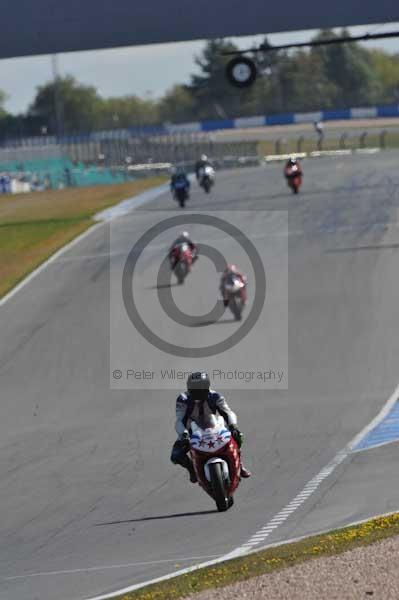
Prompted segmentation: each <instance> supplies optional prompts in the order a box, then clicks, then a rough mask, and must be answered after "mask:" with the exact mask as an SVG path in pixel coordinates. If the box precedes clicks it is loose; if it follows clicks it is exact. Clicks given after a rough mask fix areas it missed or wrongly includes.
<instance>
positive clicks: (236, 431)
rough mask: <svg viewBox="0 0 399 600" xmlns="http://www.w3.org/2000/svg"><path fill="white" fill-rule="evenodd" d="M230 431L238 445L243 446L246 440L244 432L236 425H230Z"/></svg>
mask: <svg viewBox="0 0 399 600" xmlns="http://www.w3.org/2000/svg"><path fill="white" fill-rule="evenodd" d="M230 431H231V435H232V436H233V439H234V440H235V441H236V442H237V446H238V447H239V448H241V446H242V444H243V442H244V434H243V433H241V431H240V430H239V429H238V428H237V427H236V426H235V425H231V426H230Z"/></svg>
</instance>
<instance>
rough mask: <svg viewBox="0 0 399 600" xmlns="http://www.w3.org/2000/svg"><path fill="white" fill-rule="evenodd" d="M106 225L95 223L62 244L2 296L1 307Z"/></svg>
mask: <svg viewBox="0 0 399 600" xmlns="http://www.w3.org/2000/svg"><path fill="white" fill-rule="evenodd" d="M104 225H105V222H104V223H93V225H92V226H91V227H89V229H87V230H86V231H84V232H83V233H81V234H80V235H78V237H76V238H74V239H73V240H72V241H70V242H69V243H68V244H67V245H66V246H62V248H60V249H59V250H57V251H56V252H55V253H54V254H52V255H51V256H50V258H48V259H46V260H45V261H44V262H43V263H42V264H41V265H39V266H38V267H36V269H34V270H33V271H32V272H31V273H29V275H27V276H26V277H25V278H24V279H22V281H20V282H19V283H18V284H17V285H16V286H15V287H13V288H12V290H10V291H9V292H8V294H6V295H5V296H3V298H1V300H0V307H1V306H4V304H6V302H8V301H9V300H11V299H12V298H13V297H14V296H15V295H16V294H17V293H18V292H19V291H20V290H22V289H23V288H24V287H25V286H27V285H28V283H30V282H31V281H32V280H33V279H35V277H37V276H38V275H40V273H42V271H44V270H45V269H47V267H48V266H49V265H51V263H53V262H54V261H56V260H57V259H58V258H59V257H60V256H62V255H63V254H65V252H68V251H69V250H71V249H72V248H73V247H74V246H76V245H77V244H79V243H80V242H82V241H83V240H84V239H85V238H87V237H89V235H91V234H92V233H94V232H95V231H98V229H100V227H103V226H104Z"/></svg>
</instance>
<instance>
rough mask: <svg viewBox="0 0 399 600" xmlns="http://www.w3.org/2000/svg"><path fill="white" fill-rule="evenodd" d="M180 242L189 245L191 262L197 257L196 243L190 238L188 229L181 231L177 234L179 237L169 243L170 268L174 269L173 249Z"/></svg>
mask: <svg viewBox="0 0 399 600" xmlns="http://www.w3.org/2000/svg"><path fill="white" fill-rule="evenodd" d="M181 244H188V245H189V247H190V250H191V253H192V257H193V262H194V261H195V260H197V258H198V248H197V245H196V244H194V242H193V241H192V240H191V239H190V236H189V233H188V231H182V232H181V234H180V235H179V237H178V238H176V239H175V241H174V242H173V244H172V245H171V247H170V250H169V260H170V263H171V268H172V269H174V268H175V266H176V260H175V257H174V256H173V251H174V249H175V248H176V247H177V246H180V245H181Z"/></svg>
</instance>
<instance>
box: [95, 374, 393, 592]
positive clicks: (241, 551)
mask: <svg viewBox="0 0 399 600" xmlns="http://www.w3.org/2000/svg"><path fill="white" fill-rule="evenodd" d="M398 394H399V385H398V386H397V387H396V389H395V391H394V392H393V393H392V395H391V396H390V397H389V398H388V400H387V401H386V403H385V404H384V406H383V407H382V409H381V410H380V412H379V413H378V414H377V416H376V417H375V418H374V419H373V420H372V421H371V422H370V423H369V424H368V425H366V426H365V427H364V428H363V429H362V430H361V431H360V432H359V433H358V434H357V435H356V436H355V437H354V438H353V439H352V440H351V441H350V442H349V444H347V445H346V446H345V447H344V448H343V449H342V450H340V451H339V452H338V453H337V454H336V455H335V457H334V458H333V459H332V460H331V461H330V462H329V463H328V464H327V465H326V466H325V467H323V468H322V469H321V470H320V471H319V473H318V474H317V475H316V476H315V477H313V478H312V479H311V480H310V481H309V482H308V483H307V484H306V485H305V486H304V488H305V487H306V486H307V485H309V483H310V482H314V480H318V479H319V478H320V482H319V483H318V485H317V487H316V488H315V490H312V492H311V494H310V495H309V496H308V497H310V496H311V495H313V493H314V491H316V489H318V487H319V485H320V484H321V483H322V482H323V481H324V480H325V479H327V478H328V477H329V476H330V475H332V473H333V472H334V471H335V469H336V468H337V467H338V466H339V465H340V464H342V462H344V460H346V458H348V456H349V455H350V454H351V453H352V448H353V447H354V446H355V445H356V444H357V443H359V442H360V441H361V440H362V439H363V438H364V437H365V436H366V435H367V434H368V433H369V432H370V431H371V430H372V429H373V428H374V427H376V425H378V424H379V423H380V422H381V421H382V420H383V419H384V418H385V417H386V415H387V414H388V413H389V411H390V410H391V408H392V407H393V405H394V404H395V402H396V400H397V398H398ZM302 491H303V490H302ZM299 493H301V492H299ZM296 497H297V496H295V498H294V500H293V501H292V502H295V499H296ZM305 501H306V499H304V500H303V502H301V503H300V505H299V506H302V505H303V503H304V502H305ZM295 504H296V502H295ZM288 506H292V504H291V503H290V504H289V505H288ZM299 506H298V507H295V509H294V510H293V511H292V512H291V513H290V514H287V518H286V519H285V520H284V521H286V520H287V519H288V518H289V517H290V515H291V514H293V513H294V512H295V510H296V509H297V508H299ZM286 509H287V506H286V507H284V508H283V509H282V511H284V512H285V511H286ZM389 514H394V513H386V514H385V515H382V516H386V515H389ZM277 515H279V513H277ZM277 515H275V517H274V518H276V517H277ZM370 518H373V517H370ZM370 518H369V519H364V520H363V521H359V522H357V523H354V524H353V525H356V524H359V523H362V522H363V523H364V522H365V521H368V520H370ZM374 518H375V517H374ZM278 526H279V525H277V526H272V527H270V525H269V524H266V525H265V526H264V527H263V528H260V529H259V530H258V531H256V532H255V533H254V534H253V536H255V535H256V534H257V533H261V532H263V533H264V534H267V535H264V536H263V537H267V536H268V535H270V533H271V532H272V531H273V532H274V530H275V529H277V527H278ZM350 526H351V525H346V526H345V527H350ZM343 528H344V527H343ZM268 530H270V531H268ZM312 535H318V534H317V533H316V534H312ZM306 537H310V536H309V535H307V536H302V537H300V538H294V540H286V541H282V542H279V543H278V544H270V545H267V546H265V547H262V548H260V547H257V548H256V549H255V548H254V549H253V550H251V552H259V551H260V550H262V549H265V548H271V547H274V546H277V545H282V544H286V543H290V542H291V541H295V540H300V539H304V538H306ZM252 539H253V538H252V537H251V538H250V539H249V540H248V541H247V542H246V543H244V544H242V545H241V546H239V547H238V548H236V549H235V550H233V551H232V552H229V553H227V554H226V555H224V556H221V557H220V558H218V559H216V560H212V561H208V562H206V563H202V564H199V565H194V566H193V567H189V568H188V569H181V570H179V571H175V572H174V573H170V574H169V575H165V576H163V577H158V578H156V579H152V580H149V581H146V582H143V583H138V584H135V585H132V586H130V587H127V588H124V589H122V590H118V591H116V592H113V593H111V594H105V595H102V596H96V597H94V598H90V599H89V600H108V599H110V598H114V597H115V596H119V595H122V594H127V593H129V592H133V591H135V590H137V589H140V588H143V587H146V586H148V585H152V584H153V583H160V582H162V581H167V580H168V579H173V577H178V576H179V575H185V574H187V573H191V572H192V571H196V570H197V569H201V568H204V567H209V566H212V565H215V564H218V563H221V562H226V561H228V560H232V559H233V558H238V557H239V556H243V555H247V554H249V552H248V548H249V547H252V546H254V545H255V544H254V543H253V542H252ZM256 545H257V546H258V544H256Z"/></svg>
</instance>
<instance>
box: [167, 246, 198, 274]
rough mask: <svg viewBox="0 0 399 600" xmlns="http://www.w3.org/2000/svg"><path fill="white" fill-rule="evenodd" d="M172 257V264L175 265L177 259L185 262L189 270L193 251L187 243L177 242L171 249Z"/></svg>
mask: <svg viewBox="0 0 399 600" xmlns="http://www.w3.org/2000/svg"><path fill="white" fill-rule="evenodd" d="M172 259H173V261H174V264H175V265H177V263H178V262H179V261H183V262H186V263H187V265H188V267H189V270H191V265H192V264H193V253H192V251H191V248H190V246H189V245H188V244H178V245H177V246H175V247H174V248H173V250H172Z"/></svg>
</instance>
